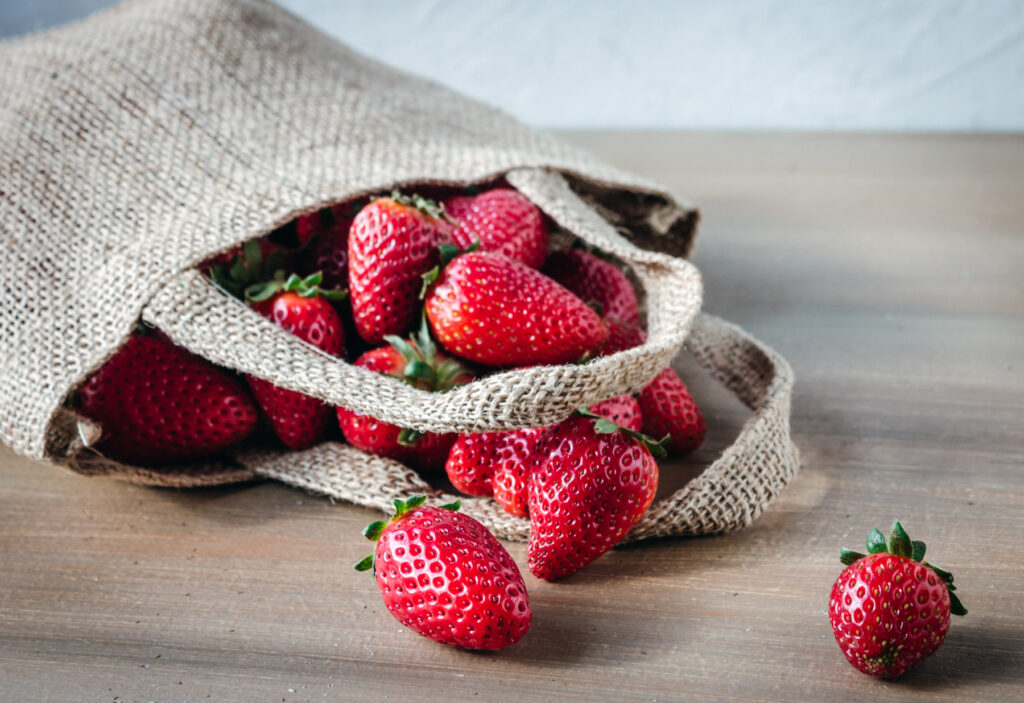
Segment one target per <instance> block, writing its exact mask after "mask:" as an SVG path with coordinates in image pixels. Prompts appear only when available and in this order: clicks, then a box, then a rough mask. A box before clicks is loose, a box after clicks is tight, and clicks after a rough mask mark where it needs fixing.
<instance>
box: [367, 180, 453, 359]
mask: <svg viewBox="0 0 1024 703" xmlns="http://www.w3.org/2000/svg"><path fill="white" fill-rule="evenodd" d="M442 213H443V210H442V208H441V207H440V206H439V205H438V204H437V203H435V202H433V201H430V200H425V199H423V198H420V197H418V196H412V197H405V196H401V195H399V194H398V193H397V192H396V193H394V194H392V197H390V198H379V199H377V200H374V201H373V202H372V203H370V204H369V205H367V206H366V207H364V208H363V209H362V210H360V211H359V214H358V215H356V217H355V220H353V222H352V229H351V231H350V232H349V237H348V267H349V270H348V280H349V292H350V294H351V300H352V314H353V316H354V318H355V323H356V329H357V330H358V331H359V335H360V336H361V337H362V338H363V339H365V340H366V341H367V342H369V343H371V344H380V343H381V342H383V341H384V337H385V336H387V335H389V334H405V332H406V331H408V330H409V328H410V327H412V326H413V324H414V323H415V322H416V315H417V313H418V311H419V307H420V301H419V298H418V295H419V292H420V289H421V288H422V285H423V281H422V276H423V274H424V273H426V272H427V271H429V270H430V269H431V267H433V266H436V265H437V263H438V257H439V254H438V247H439V245H441V244H443V243H450V242H451V229H452V226H451V225H450V224H449V223H448V222H446V221H445V220H443V219H440V217H441V215H442Z"/></svg>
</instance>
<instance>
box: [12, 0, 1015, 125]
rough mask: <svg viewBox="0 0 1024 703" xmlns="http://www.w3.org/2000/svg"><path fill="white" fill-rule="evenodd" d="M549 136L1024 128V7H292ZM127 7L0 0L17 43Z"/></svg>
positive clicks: (300, 1) (826, 3) (710, 1)
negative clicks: (589, 130) (556, 132)
mask: <svg viewBox="0 0 1024 703" xmlns="http://www.w3.org/2000/svg"><path fill="white" fill-rule="evenodd" d="M281 1H283V4H284V5H286V6H287V7H289V8H290V9H291V10H292V11H293V12H295V13H297V14H298V15H300V16H302V17H304V18H305V19H307V20H309V21H310V22H312V23H313V24H315V25H317V26H318V27H320V28H321V29H323V30H324V31H326V32H327V33H329V34H331V35H332V36H334V37H337V38H338V39H340V40H342V41H344V42H346V43H348V44H350V45H351V46H353V47H355V48H356V49H358V50H360V51H362V52H364V53H367V54H370V55H373V56H376V57H377V58H380V59H382V60H384V61H386V62H388V63H391V64H393V65H395V66H398V67H400V68H404V69H406V70H409V71H413V72H416V73H420V74H423V75H427V76H430V77H432V78H434V79H436V80H438V81H440V82H442V83H445V84H448V85H450V86H452V87H454V88H455V89H457V90H459V91H462V92H464V93H467V94H469V95H472V96H475V97H478V98H480V99H483V100H485V101H487V102H489V103H491V104H494V105H497V106H499V107H501V108H504V109H505V110H507V111H508V112H511V113H512V114H514V115H516V116H517V117H519V118H521V119H523V120H525V121H527V122H529V123H532V124H535V125H539V126H543V127H613V128H615V127H648V128H709V129H743V130H747V129H825V130H830V129H852V130H930V131H935V130H940V131H1009V130H1013V131H1024V0H960V1H959V2H957V1H955V0H675V1H673V0H633V1H630V2H627V1H625V0H620V1H617V2H613V1H612V0H359V1H356V0H281ZM109 2H110V0H0V36H2V35H3V34H12V33H16V32H18V31H26V30H28V29H32V28H35V27H39V26H43V25H46V24H51V23H53V22H55V21H58V20H59V19H63V15H66V14H82V13H83V12H87V11H88V10H89V9H91V8H92V7H95V6H102V5H105V4H109Z"/></svg>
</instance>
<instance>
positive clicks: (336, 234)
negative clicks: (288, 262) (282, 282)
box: [300, 218, 352, 290]
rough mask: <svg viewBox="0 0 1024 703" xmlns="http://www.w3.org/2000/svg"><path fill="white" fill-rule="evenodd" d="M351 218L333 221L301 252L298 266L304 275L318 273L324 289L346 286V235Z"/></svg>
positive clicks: (349, 227)
mask: <svg viewBox="0 0 1024 703" xmlns="http://www.w3.org/2000/svg"><path fill="white" fill-rule="evenodd" d="M351 228H352V218H344V219H339V220H335V221H334V224H332V225H331V226H330V227H327V228H324V229H323V230H322V231H320V232H319V236H318V237H317V238H316V241H314V242H313V244H312V245H311V246H310V247H309V249H307V250H306V251H304V252H303V255H302V261H301V262H300V265H301V267H302V271H303V272H304V273H306V274H311V273H316V272H317V271H319V272H320V274H321V276H323V286H324V287H325V288H335V289H338V290H340V289H342V288H345V287H347V286H348V233H349V230H350V229H351Z"/></svg>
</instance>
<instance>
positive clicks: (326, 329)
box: [246, 273, 345, 449]
mask: <svg viewBox="0 0 1024 703" xmlns="http://www.w3.org/2000/svg"><path fill="white" fill-rule="evenodd" d="M344 295H345V294H344V292H343V291H332V290H324V289H322V288H320V274H319V273H315V274H313V275H311V276H308V277H306V278H299V277H298V276H296V275H295V274H292V275H291V276H289V277H288V278H287V279H284V278H283V273H282V274H280V275H279V276H278V277H277V278H275V279H274V280H272V281H270V282H268V283H258V284H256V285H254V286H251V287H250V288H249V289H248V290H247V291H246V298H247V300H249V302H250V305H251V306H252V308H253V309H254V310H255V311H256V312H258V313H259V314H261V315H263V316H264V317H266V318H267V319H269V320H272V321H273V322H274V323H275V324H276V325H277V326H278V327H281V328H283V329H285V330H287V331H289V332H291V333H292V334H294V335H295V336H296V337H298V338H299V339H301V340H303V341H305V342H309V343H310V344H312V345H313V346H314V347H316V348H317V349H320V350H322V351H324V352H326V353H328V354H330V355H331V356H343V355H344V352H345V332H344V329H343V328H342V325H341V318H339V317H338V313H337V312H335V310H334V307H333V306H332V305H331V303H330V301H332V300H339V299H341V298H343V297H344ZM246 379H247V380H248V381H249V387H250V388H252V392H253V395H254V396H256V401H257V402H258V403H259V404H260V407H261V408H263V412H264V413H265V414H266V416H267V418H269V419H270V424H271V425H272V426H273V428H274V433H275V434H276V435H277V436H278V438H279V439H280V440H281V442H283V443H284V445H285V446H286V447H288V448H289V449H306V448H307V447H311V446H313V445H314V444H316V442H317V440H319V439H320V438H321V437H322V436H323V434H324V431H326V429H327V426H328V425H329V424H330V421H331V407H330V406H329V405H327V404H326V403H324V402H323V401H322V400H320V399H318V398H313V397H310V396H308V395H303V394H302V393H298V392H296V391H290V390H287V389H285V388H278V387H277V386H275V385H274V384H272V383H271V382H270V381H265V380H263V379H261V378H256V377H255V376H247V377H246Z"/></svg>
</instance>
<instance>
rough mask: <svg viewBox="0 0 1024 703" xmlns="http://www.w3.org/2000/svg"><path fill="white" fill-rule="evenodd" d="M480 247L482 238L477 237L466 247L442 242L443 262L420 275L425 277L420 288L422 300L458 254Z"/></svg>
mask: <svg viewBox="0 0 1024 703" xmlns="http://www.w3.org/2000/svg"><path fill="white" fill-rule="evenodd" d="M479 248H480V238H479V237H476V238H475V239H474V240H473V243H472V244H470V245H469V246H468V247H466V248H465V249H463V248H461V247H459V246H458V245H456V244H448V243H447V242H446V243H444V244H441V245H440V246H439V247H438V248H437V249H438V251H439V252H440V255H441V263H440V264H438V265H437V266H435V267H434V268H432V269H430V270H429V271H427V272H426V273H425V274H423V275H422V276H420V278H422V279H423V287H422V288H421V289H420V300H423V299H425V298H426V297H427V291H429V290H430V286H432V285H434V282H435V281H437V279H438V278H440V277H441V272H442V271H444V269H445V267H446V266H447V265H448V264H450V263H451V262H452V261H453V260H454V259H455V257H456V256H459V255H460V254H469V253H470V252H474V251H476V250H477V249H479Z"/></svg>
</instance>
